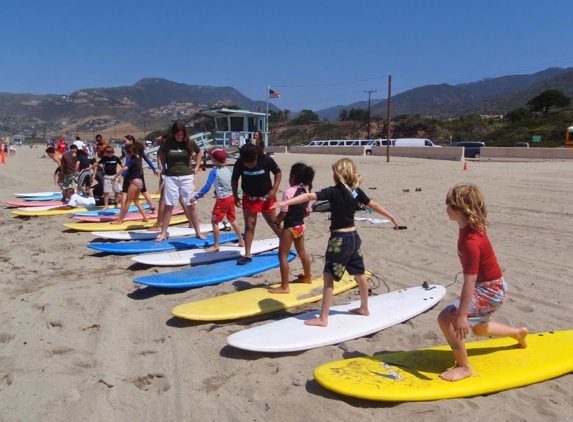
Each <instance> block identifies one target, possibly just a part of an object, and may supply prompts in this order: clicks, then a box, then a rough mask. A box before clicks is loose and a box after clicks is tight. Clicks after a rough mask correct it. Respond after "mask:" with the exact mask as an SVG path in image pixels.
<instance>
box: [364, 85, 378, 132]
mask: <svg viewBox="0 0 573 422" xmlns="http://www.w3.org/2000/svg"><path fill="white" fill-rule="evenodd" d="M364 92H366V93H367V94H368V137H367V138H366V139H368V140H369V139H370V96H371V95H372V93H374V92H376V90H375V89H371V90H364Z"/></svg>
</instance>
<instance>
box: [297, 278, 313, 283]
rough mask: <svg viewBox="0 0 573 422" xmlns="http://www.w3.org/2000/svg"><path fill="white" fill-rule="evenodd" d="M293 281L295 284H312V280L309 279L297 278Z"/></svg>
mask: <svg viewBox="0 0 573 422" xmlns="http://www.w3.org/2000/svg"><path fill="white" fill-rule="evenodd" d="M295 281H296V282H297V283H305V284H312V278H310V277H299V278H297V279H296V280H295Z"/></svg>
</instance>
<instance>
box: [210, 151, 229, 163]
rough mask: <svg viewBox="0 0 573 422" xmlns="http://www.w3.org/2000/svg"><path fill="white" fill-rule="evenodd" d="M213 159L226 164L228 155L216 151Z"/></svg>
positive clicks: (213, 152) (213, 153) (212, 155)
mask: <svg viewBox="0 0 573 422" xmlns="http://www.w3.org/2000/svg"><path fill="white" fill-rule="evenodd" d="M211 157H213V158H214V159H215V160H217V161H218V162H220V163H224V162H225V161H226V160H227V153H226V152H225V150H222V149H216V150H214V151H212V152H211Z"/></svg>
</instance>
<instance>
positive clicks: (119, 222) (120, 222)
mask: <svg viewBox="0 0 573 422" xmlns="http://www.w3.org/2000/svg"><path fill="white" fill-rule="evenodd" d="M109 224H123V220H115V221H111V222H110V223H109Z"/></svg>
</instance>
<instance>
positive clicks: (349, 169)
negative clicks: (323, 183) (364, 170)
mask: <svg viewBox="0 0 573 422" xmlns="http://www.w3.org/2000/svg"><path fill="white" fill-rule="evenodd" d="M332 171H333V173H334V181H335V182H337V183H342V184H343V185H344V187H346V189H348V191H349V192H350V193H352V191H353V190H354V189H356V188H357V187H358V186H360V182H361V181H362V178H361V177H360V176H359V175H358V173H357V171H356V166H355V165H354V163H353V162H352V160H351V159H349V158H341V159H340V160H338V161H337V162H336V163H334V164H333V165H332Z"/></svg>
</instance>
